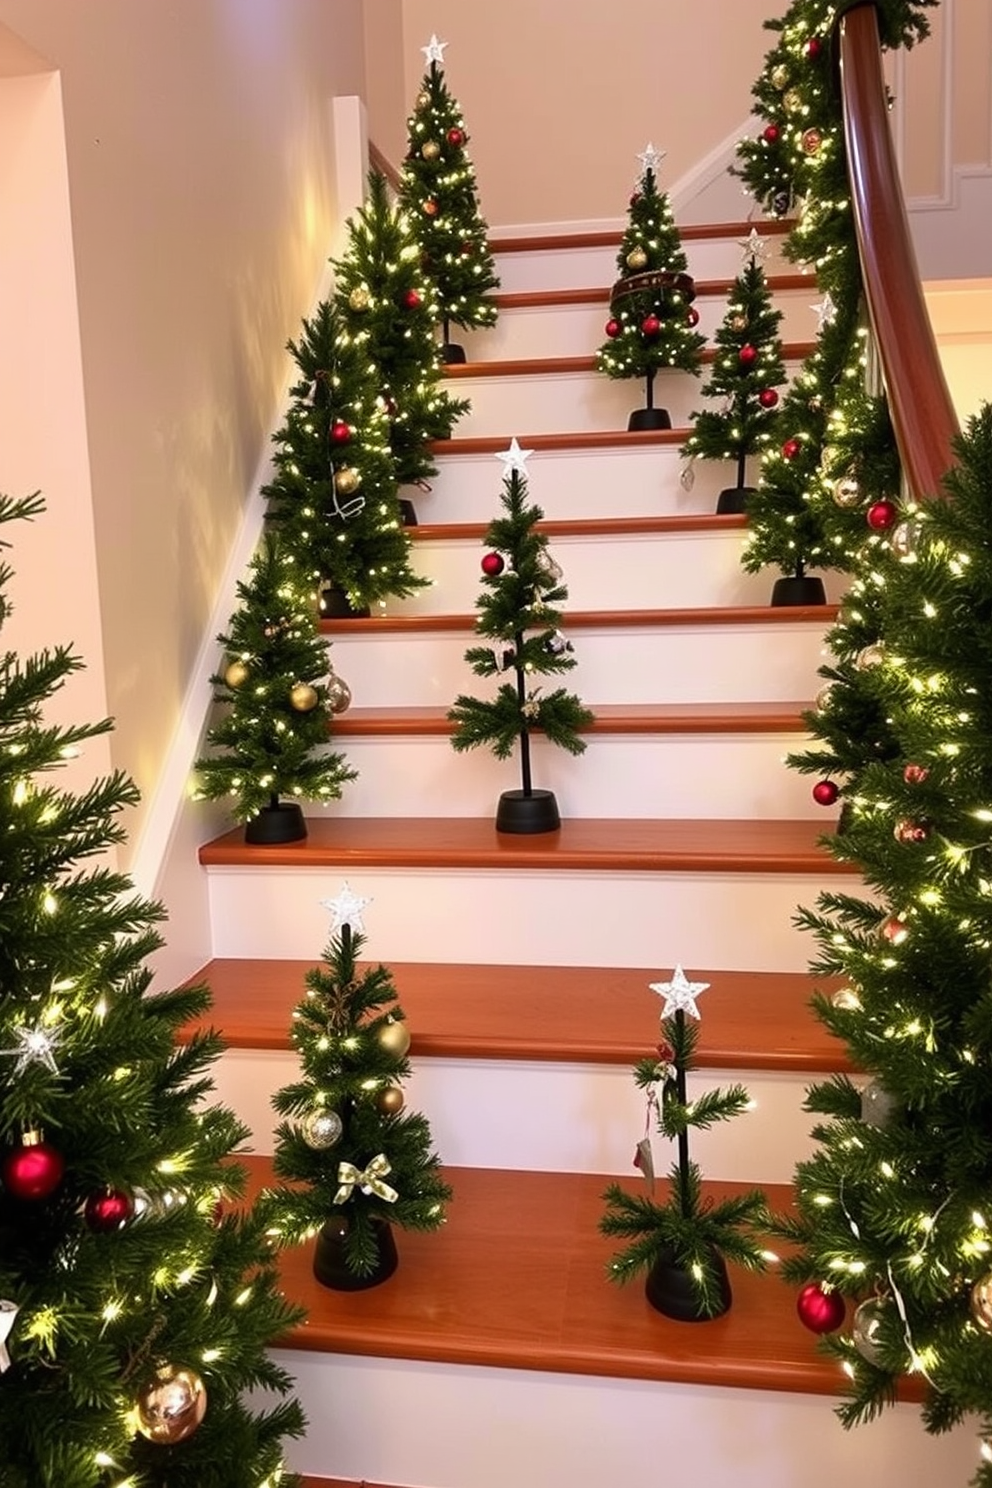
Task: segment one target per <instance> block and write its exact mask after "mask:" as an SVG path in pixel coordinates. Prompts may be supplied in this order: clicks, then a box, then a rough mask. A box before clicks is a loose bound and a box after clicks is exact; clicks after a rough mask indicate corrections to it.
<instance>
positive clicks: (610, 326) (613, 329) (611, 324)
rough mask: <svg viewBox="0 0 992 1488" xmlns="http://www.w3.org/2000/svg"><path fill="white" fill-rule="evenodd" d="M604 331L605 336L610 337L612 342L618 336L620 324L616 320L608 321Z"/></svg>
mask: <svg viewBox="0 0 992 1488" xmlns="http://www.w3.org/2000/svg"><path fill="white" fill-rule="evenodd" d="M604 329H605V331H606V334H607V335H608V336H609V337H610V339H611V340H613V339H614V338H615V337H616V336H619V334H620V322H619V321H618V320H613V319H612V318H611V319H610V320H608V321H607V322H606V326H605V327H604Z"/></svg>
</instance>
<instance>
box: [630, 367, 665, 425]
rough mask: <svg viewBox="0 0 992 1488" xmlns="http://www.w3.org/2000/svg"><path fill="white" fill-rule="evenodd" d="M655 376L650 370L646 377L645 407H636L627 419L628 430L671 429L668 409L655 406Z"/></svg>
mask: <svg viewBox="0 0 992 1488" xmlns="http://www.w3.org/2000/svg"><path fill="white" fill-rule="evenodd" d="M654 376H655V375H654V373H653V372H648V373H647V374H646V376H645V378H644V407H643V408H635V409H634V411H633V413H632V414H631V415H630V418H629V419H628V420H627V429H628V432H633V431H635V430H638V429H640V430H643V429H670V428H671V427H672V420H671V416H670V415H669V412H668V409H667V408H655V406H654Z"/></svg>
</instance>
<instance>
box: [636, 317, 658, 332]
mask: <svg viewBox="0 0 992 1488" xmlns="http://www.w3.org/2000/svg"><path fill="white" fill-rule="evenodd" d="M641 330H642V332H643V333H644V335H645V336H657V334H658V332H659V331H660V330H661V321H660V320H659V319H658V317H657V315H645V317H644V319H643V320H642V321H641Z"/></svg>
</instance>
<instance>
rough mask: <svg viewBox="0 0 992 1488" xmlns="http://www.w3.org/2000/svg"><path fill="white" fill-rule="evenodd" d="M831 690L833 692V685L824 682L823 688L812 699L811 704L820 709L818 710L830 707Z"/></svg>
mask: <svg viewBox="0 0 992 1488" xmlns="http://www.w3.org/2000/svg"><path fill="white" fill-rule="evenodd" d="M833 690H834V684H833V683H832V682H824V684H823V686H822V687H821V688H820V690H819V692H818V693H817V694H816V697H815V698H814V699H813V702H814V704H815V706H816V707H817V708H820V709H823V708H829V707H830V698H831V694H832V693H833Z"/></svg>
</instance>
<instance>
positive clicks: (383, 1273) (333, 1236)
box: [313, 1214, 400, 1292]
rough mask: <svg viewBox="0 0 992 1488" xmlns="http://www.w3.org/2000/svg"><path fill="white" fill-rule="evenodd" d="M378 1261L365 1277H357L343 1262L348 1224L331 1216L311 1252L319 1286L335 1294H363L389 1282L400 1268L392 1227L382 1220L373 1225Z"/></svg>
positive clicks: (341, 1218)
mask: <svg viewBox="0 0 992 1488" xmlns="http://www.w3.org/2000/svg"><path fill="white" fill-rule="evenodd" d="M373 1225H374V1229H375V1234H376V1241H377V1244H378V1247H379V1259H378V1262H377V1264H376V1265H375V1267H374V1268H373V1270H372V1271H370V1272H369V1273H368V1274H367V1275H366V1276H357V1275H356V1274H355V1272H354V1271H352V1270H351V1268H350V1267H349V1265H348V1263H347V1261H346V1260H345V1251H344V1241H345V1236H346V1235H347V1234H348V1230H349V1221H348V1219H347V1218H346V1217H345V1216H344V1215H343V1214H332V1215H331V1217H330V1219H329V1220H327V1222H326V1223H325V1224H324V1225H323V1227H322V1228H321V1230H320V1233H319V1234H318V1236H317V1244H316V1246H315V1247H314V1252H313V1274H314V1276H315V1277H316V1278H317V1280H318V1281H319V1282H320V1284H321V1286H325V1287H330V1289H331V1290H332V1291H335V1292H365V1291H368V1289H369V1287H374V1286H379V1285H380V1283H382V1282H384V1281H388V1280H389V1278H390V1277H391V1276H392V1274H393V1272H394V1271H395V1270H396V1267H397V1266H398V1265H399V1261H400V1258H399V1255H398V1253H397V1250H396V1240H395V1238H394V1236H393V1231H392V1227H391V1226H390V1225H388V1224H386V1223H385V1221H384V1220H375V1221H373Z"/></svg>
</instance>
